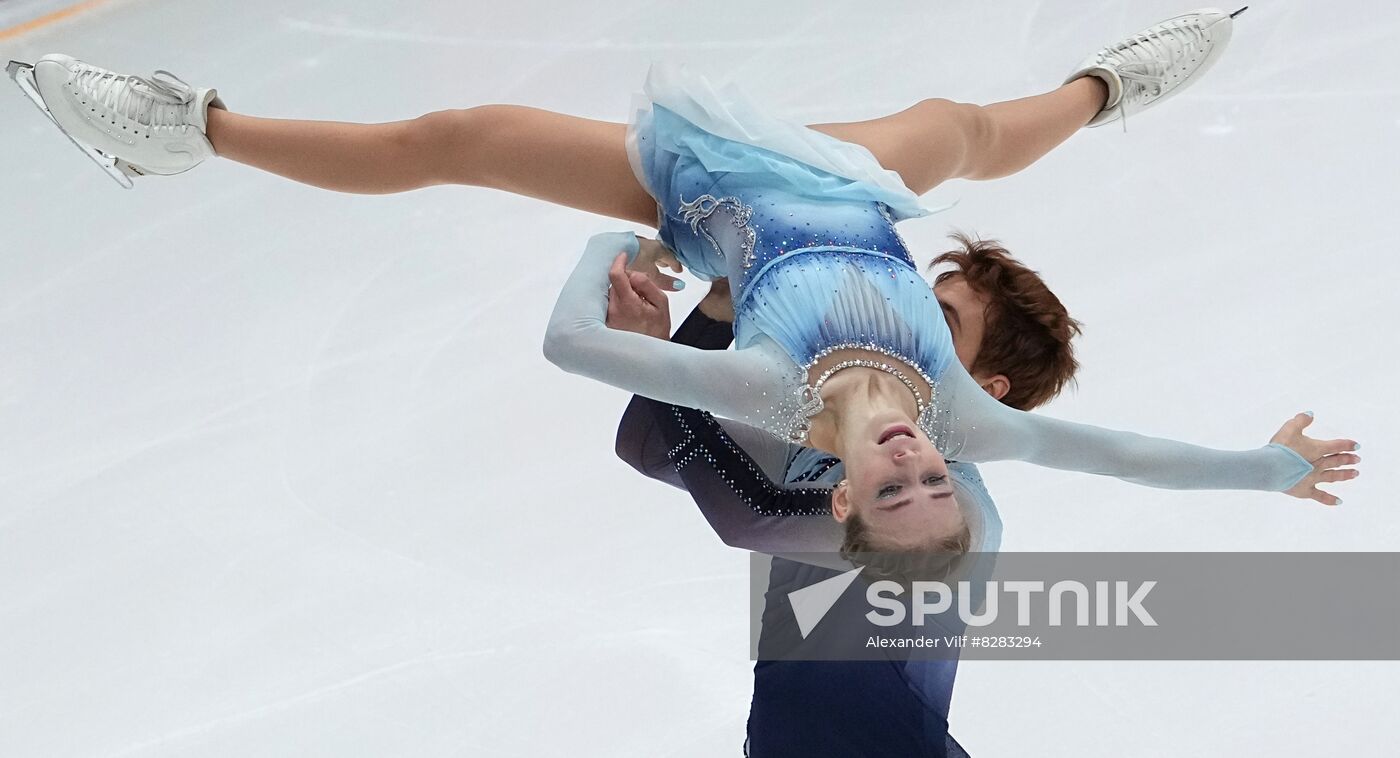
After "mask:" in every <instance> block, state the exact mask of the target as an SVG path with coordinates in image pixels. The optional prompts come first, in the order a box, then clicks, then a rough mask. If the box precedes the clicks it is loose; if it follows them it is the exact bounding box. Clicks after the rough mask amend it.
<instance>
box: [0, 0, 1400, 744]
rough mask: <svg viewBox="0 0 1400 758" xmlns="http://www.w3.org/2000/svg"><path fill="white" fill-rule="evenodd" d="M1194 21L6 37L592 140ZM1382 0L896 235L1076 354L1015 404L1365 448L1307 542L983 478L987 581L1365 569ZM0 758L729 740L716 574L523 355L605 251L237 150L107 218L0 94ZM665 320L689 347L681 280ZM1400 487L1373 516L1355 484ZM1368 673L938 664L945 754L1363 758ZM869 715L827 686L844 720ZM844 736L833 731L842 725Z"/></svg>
mask: <svg viewBox="0 0 1400 758" xmlns="http://www.w3.org/2000/svg"><path fill="white" fill-rule="evenodd" d="M1181 10H1185V8H1184V7H1180V6H1178V5H1176V4H1173V3H1168V2H1164V1H1163V0H1151V1H1150V2H1149V1H1148V0H1134V1H1133V2H1075V3H1068V2H1061V3H1040V2H1033V1H1031V0H1004V1H1003V2H998V3H996V4H995V5H994V6H993V5H992V4H987V3H970V2H962V3H915V2H904V3H893V2H890V3H875V4H869V3H846V2H831V3H821V4H817V3H811V2H795V1H794V2H781V3H780V2H766V1H765V2H761V3H758V2H747V3H746V2H730V1H729V0H716V1H714V2H706V3H680V2H637V1H632V2H625V3H564V2H558V1H557V0H556V2H542V1H541V0H527V1H526V2H517V3H484V2H462V3H448V2H438V3H430V2H392V3H387V2H376V3H370V2H330V1H329V0H310V1H308V2H297V3H287V2H269V1H268V0H249V1H247V2H236V3H227V2H211V0H187V1H186V2H175V1H174V0H113V1H112V2H110V3H108V4H106V5H103V6H100V7H98V8H97V9H96V10H93V11H90V12H88V13H85V14H83V15H80V16H78V17H77V18H75V19H73V20H71V21H68V22H64V23H63V24H61V25H58V26H54V27H51V28H48V29H45V30H42V31H40V32H35V33H31V34H29V35H27V36H23V37H19V38H16V39H11V40H6V41H3V42H0V58H9V57H13V58H23V59H31V60H32V59H33V58H35V57H37V56H39V55H41V54H43V53H45V52H51V51H64V52H69V53H72V54H76V55H79V56H80V57H84V58H86V59H89V60H92V61H94V62H97V63H100V64H103V65H109V66H114V67H117V68H122V69H128V70H134V71H149V70H151V69H154V68H169V69H172V70H174V71H176V72H177V73H179V74H181V75H182V76H183V77H184V78H186V79H188V80H190V81H192V82H196V83H200V84H207V85H216V86H218V87H219V88H220V90H221V92H222V93H223V95H224V97H225V99H226V100H227V101H228V103H229V104H230V105H231V106H233V107H235V108H236V109H240V110H243V111H246V112H251V113H255V114H265V115H279V116H286V117H320V118H332V119H343V120H365V121H371V120H390V119H396V118H402V117H408V116H412V115H416V114H418V113H421V112H426V111H430V110H435V109H440V108H444V107H451V106H466V105H471V104H479V103H487V102H517V103H524V104H529V105H535V106H541V107H546V108H553V109H557V110H562V111H566V112H571V113H576V114H580V115H585V116H591V117H595V118H605V119H614V120H619V119H622V118H625V115H626V111H627V106H628V103H629V99H630V95H631V93H632V92H633V91H634V90H636V89H637V88H638V87H639V86H640V83H641V81H642V77H643V75H644V73H645V70H646V67H647V64H648V62H650V61H653V60H659V59H663V58H673V59H681V60H685V61H690V62H693V63H697V64H703V65H705V66H706V67H708V68H709V69H710V70H712V71H713V72H714V73H715V74H716V75H719V76H722V77H732V78H735V79H738V80H742V81H743V82H744V83H745V84H746V85H747V86H748V87H749V88H750V89H751V91H752V92H754V93H755V94H756V95H757V96H759V97H762V98H764V99H766V100H768V101H770V102H771V103H772V105H773V107H774V108H775V109H777V110H778V111H779V112H781V113H784V114H786V115H788V116H789V117H792V118H796V119H804V120H807V121H826V120H851V119H858V118H868V117H873V116H876V115H879V114H882V113H885V112H890V111H893V110H896V109H899V108H902V107H904V106H906V105H909V104H910V103H912V102H914V101H916V100H918V99H920V98H922V97H931V96H941V97H949V98H954V99H962V100H971V101H977V102H991V101H994V100H999V99H1006V98H1010V97H1015V96H1020V95H1024V94H1029V93H1032V92H1036V91H1040V90H1042V89H1045V88H1048V87H1050V86H1053V85H1054V84H1056V83H1057V82H1058V81H1059V79H1060V78H1061V77H1062V76H1063V75H1064V74H1065V73H1067V72H1068V70H1069V69H1070V68H1071V67H1072V66H1073V65H1074V64H1075V63H1076V62H1078V61H1079V60H1080V59H1081V58H1082V57H1083V56H1084V55H1086V54H1087V53H1088V52H1090V51H1091V50H1093V49H1094V48H1096V47H1098V46H1099V45H1100V44H1102V43H1105V42H1108V41H1110V40H1112V39H1115V38H1117V37H1118V36H1120V35H1121V34H1123V33H1125V32H1127V31H1130V30H1133V29H1135V28H1138V27H1140V26H1144V25H1146V24H1147V23H1150V22H1152V21H1155V20H1157V19H1159V18H1162V17H1165V16H1167V15H1171V14H1172V13H1175V12H1178V11H1181ZM1396 39H1400V11H1396V10H1395V6H1394V5H1393V4H1392V3H1387V2H1380V1H1379V0H1373V1H1372V2H1348V3H1344V4H1340V5H1332V6H1328V5H1325V4H1322V3H1315V2H1303V1H1302V0H1292V1H1291V2H1274V3H1262V4H1258V5H1257V6H1256V7H1255V8H1253V9H1252V10H1251V11H1250V12H1249V13H1248V14H1246V15H1245V16H1244V17H1243V18H1242V19H1241V21H1240V22H1239V24H1238V27H1237V31H1236V35H1235V41H1234V43H1233V47H1232V49H1231V50H1230V51H1229V52H1228V54H1227V55H1226V56H1225V58H1224V59H1223V60H1222V61H1221V62H1220V64H1219V66H1218V67H1217V68H1216V69H1215V70H1214V71H1213V72H1211V74H1210V75H1209V77H1208V78H1207V80H1205V81H1204V82H1203V83H1202V84H1201V85H1200V86H1199V87H1198V88H1196V89H1194V90H1192V91H1190V92H1188V93H1186V94H1185V95H1183V96H1181V97H1180V98H1178V99H1177V100H1175V101H1173V102H1171V103H1168V104H1166V105H1165V106H1163V108H1162V109H1161V110H1159V111H1155V112H1151V113H1147V114H1143V115H1142V116H1141V117H1140V118H1135V119H1132V120H1131V121H1130V122H1129V125H1128V133H1127V134H1126V135H1125V134H1123V133H1122V131H1121V129H1120V127H1119V126H1117V125H1113V126H1109V127H1106V128H1102V129H1098V130H1094V131H1091V132H1087V133H1084V134H1081V135H1079V136H1077V137H1075V138H1074V139H1072V140H1071V141H1070V142H1069V143H1068V144H1067V145H1066V146H1064V147H1063V148H1062V149H1060V150H1059V151H1058V152H1056V153H1055V154H1053V155H1052V156H1050V157H1049V158H1047V159H1046V160H1044V161H1043V162H1041V163H1040V164H1039V165H1037V166H1035V167H1033V168H1032V169H1030V170H1028V171H1026V172H1024V173H1022V174H1020V175H1018V176H1015V177H1013V178H1010V179H1007V180H1003V181H999V182H996V183H991V184H958V185H956V186H949V187H945V188H942V189H940V190H938V191H937V192H936V194H935V195H934V196H933V197H932V198H931V199H932V200H936V201H945V200H948V199H952V198H954V197H959V198H961V201H962V202H961V204H960V205H959V206H958V207H957V208H956V209H955V210H953V211H952V212H949V213H946V214H942V215H938V216H934V217H931V218H928V219H923V220H919V221H916V222H911V223H907V224H904V225H902V231H903V233H904V234H905V236H906V238H907V239H908V240H909V241H910V243H911V245H913V246H914V247H915V248H916V250H918V251H919V252H920V253H921V254H923V255H924V256H925V257H926V258H927V257H931V256H932V254H933V253H935V252H937V251H938V250H940V249H942V247H941V245H942V242H941V240H942V236H943V235H944V234H945V233H946V232H947V231H948V230H949V229H950V228H952V227H957V228H962V229H969V230H974V231H977V232H980V233H982V234H983V235H986V236H994V237H997V238H1000V239H1002V240H1003V241H1004V242H1005V243H1007V245H1008V246H1009V247H1010V248H1011V249H1012V250H1013V251H1015V252H1016V253H1018V254H1019V255H1021V256H1022V257H1023V258H1024V259H1025V260H1027V261H1029V262H1031V263H1032V264H1033V265H1034V266H1036V267H1038V268H1040V269H1042V270H1043V271H1044V272H1045V274H1046V276H1047V277H1048V278H1049V280H1050V282H1051V284H1052V285H1053V286H1054V288H1055V289H1056V290H1057V291H1058V292H1059V293H1060V295H1061V296H1062V297H1063V299H1064V300H1065V302H1066V303H1067V304H1068V305H1069V307H1070V308H1071V310H1072V312H1073V313H1074V314H1075V315H1077V316H1078V317H1079V318H1081V319H1082V320H1083V321H1084V323H1085V324H1086V326H1087V331H1086V335H1085V337H1084V339H1083V341H1082V343H1081V347H1080V350H1081V353H1080V354H1081V356H1082V358H1083V363H1084V370H1083V372H1082V374H1081V376H1080V387H1079V390H1078V392H1077V393H1075V394H1072V395H1070V396H1067V397H1065V398H1063V399H1061V400H1059V401H1057V402H1056V403H1055V404H1054V405H1053V407H1051V408H1050V409H1049V412H1050V413H1053V414H1056V415H1061V416H1065V417H1070V418H1075V419H1079V420H1086V421H1092V422H1098V423H1103V424H1108V425H1113V426H1118V427H1126V428H1133V429H1137V430H1141V431H1144V432H1148V433H1155V434H1161V435H1168V436H1177V437H1181V438H1186V439H1190V440H1194V441H1199V442H1203V443H1207V444H1214V445H1218V446H1235V447H1249V446H1254V445H1258V444H1262V443H1263V442H1264V441H1265V440H1267V439H1268V437H1269V436H1270V434H1272V432H1273V431H1274V429H1275V428H1276V427H1277V425H1278V424H1279V423H1280V422H1282V421H1283V420H1284V419H1286V418H1287V417H1288V416H1289V415H1291V414H1292V413H1295V412H1297V411H1300V410H1306V409H1312V410H1315V411H1316V412H1317V419H1318V421H1317V423H1316V425H1315V428H1316V430H1317V431H1318V432H1319V433H1320V434H1321V435H1324V436H1332V435H1347V436H1353V437H1356V438H1358V439H1360V440H1362V441H1363V442H1364V449H1363V455H1365V456H1366V458H1367V461H1366V466H1365V474H1364V475H1363V476H1362V477H1361V478H1360V479H1359V480H1357V481H1355V482H1352V483H1349V484H1347V485H1345V486H1344V487H1339V488H1337V491H1338V492H1339V493H1341V494H1342V495H1343V496H1344V497H1345V499H1346V504H1345V505H1344V506H1343V507H1341V508H1338V509H1327V508H1324V507H1322V506H1319V505H1316V504H1310V503H1305V502H1302V501H1296V500H1291V499H1288V498H1285V497H1283V496H1281V495H1270V494H1228V495H1222V494H1218V493H1196V494H1177V493H1164V492H1158V491H1152V490H1142V489H1136V488H1133V487H1131V486H1128V485H1123V484H1120V483H1118V482H1114V481H1100V480H1096V479H1093V478H1089V477H1084V476H1078V475H1073V474H1068V473H1059V472H1053V471H1046V470H1036V469H1032V468H1029V467H1024V466H1018V465H1009V464H1007V465H994V466H987V467H985V473H986V476H987V481H988V483H989V486H990V487H991V490H992V492H993V494H994V495H995V496H996V497H997V500H998V502H999V504H1000V507H1001V510H1002V513H1003V517H1004V519H1005V522H1006V539H1005V545H1004V546H1005V547H1006V548H1007V549H1015V550H1075V549H1082V550H1238V549H1244V550H1394V549H1396V547H1397V545H1400V519H1397V516H1396V514H1395V510H1394V509H1395V507H1396V505H1395V502H1394V493H1395V492H1396V491H1397V483H1400V478H1398V475H1397V471H1396V466H1395V464H1394V459H1395V457H1396V453H1397V449H1400V433H1398V432H1397V430H1396V425H1397V421H1400V419H1398V418H1397V414H1396V412H1395V410H1394V407H1395V380H1394V375H1395V372H1396V369H1397V368H1398V367H1400V361H1398V360H1397V359H1398V358H1400V340H1397V338H1396V327H1397V317H1396V313H1395V309H1396V306H1397V297H1396V294H1395V293H1396V285H1395V277H1396V276H1397V274H1400V264H1397V262H1396V260H1397V243H1400V232H1397V231H1396V217H1397V212H1396V207H1395V206H1396V202H1397V200H1400V149H1397V147H1396V142H1397V137H1400V96H1397V95H1400V89H1397V85H1396V83H1395V77H1394V72H1395V71H1396V70H1400V48H1397V47H1396V45H1395V40H1396ZM0 131H3V134H4V135H5V137H6V139H5V140H4V143H3V147H0V166H3V168H0V197H3V199H4V207H3V210H0V214H2V215H0V221H3V223H0V756H5V757H6V758H11V757H14V758H30V757H32V756H108V757H111V758H115V757H116V756H133V757H135V756H141V757H143V758H144V757H149V756H299V757H300V756H351V755H354V756H390V755H402V756H458V755H525V756H555V755H560V756H563V755H570V756H572V755H579V756H585V755H586V756H609V757H612V758H620V757H623V756H638V757H646V758H654V757H656V756H714V755H737V754H738V750H739V745H740V743H741V741H742V739H743V726H744V720H745V717H746V714H747V704H748V696H749V692H750V685H751V675H750V672H749V668H750V665H751V664H750V663H749V662H748V661H747V660H746V659H745V658H746V656H745V651H746V649H747V626H746V624H747V621H746V615H745V614H746V611H747V599H746V597H745V591H746V580H745V570H746V558H745V556H744V555H742V554H740V553H738V552H733V551H730V550H727V549H725V548H723V546H722V545H721V544H720V543H719V541H718V540H717V539H716V538H715V537H714V536H712V535H711V534H710V533H709V532H708V531H707V529H706V527H705V525H704V522H703V521H702V520H701V519H700V518H699V516H698V514H697V513H696V512H695V511H694V509H693V508H692V507H691V506H690V505H689V503H688V500H687V499H686V498H685V497H684V496H683V495H681V494H680V493H677V492H674V491H671V490H669V489H667V488H665V487H663V486H661V485H657V484H654V483H652V482H649V481H646V480H644V479H641V478H640V477H638V476H636V475H635V474H634V473H632V472H631V470H630V469H628V468H626V467H625V466H624V465H623V464H622V463H620V462H619V461H617V460H616V459H615V458H614V456H613V453H612V449H611V443H612V435H613V430H614V425H615V422H616V420H617V417H618V415H619V413H620V412H621V410H622V407H623V405H624V403H625V401H626V396H625V395H624V394H623V393H621V392H618V391H615V390H612V389H610V388H607V387H603V386H599V385H596V384H591V383H589V382H586V381H584V380H581V379H579V378H577V377H573V376H568V375H565V374H563V373H561V372H559V371H557V370H555V369H554V368H553V367H551V366H550V365H548V364H547V363H546V362H545V361H544V360H543V359H542V358H541V356H540V352H539V343H540V338H541V335H542V332H543V329H544V325H545V319H546V316H547V312H548V309H549V306H550V304H551V303H552V301H553V297H554V294H555V291H556V288H557V287H558V286H559V284H560V283H561V281H562V280H563V278H564V276H565V274H566V273H567V271H568V270H569V268H570V267H571V265H572V262H573V260H574V257H575V254H576V253H577V252H578V251H579V250H580V249H581V246H582V244H583V242H584V240H585V239H586V238H587V236H588V235H589V234H590V233H593V232H596V231H601V230H611V229H617V228H622V227H623V226H624V225H621V224H619V223H617V222H614V221H610V220H607V219H603V218H599V217H596V216H590V215H587V214H584V213H579V212H575V211H571V210H566V209H562V208H556V207H550V206H547V205H544V204H542V203H539V202H536V201H532V200H527V199H521V198H516V197H508V196H505V195H499V194H493V193H491V192H488V191H484V190H476V189H462V188H441V189H434V190H430V191H424V192H418V193H413V194H408V195H400V196H394V197H352V196H348V195H338V194H331V193H327V192H322V191H318V190H314V189H310V188H306V187H301V186H297V185H294V184H292V183H289V182H286V181H283V180H280V179H278V178H276V177H273V176H270V175H266V174H261V173H258V172H256V171H252V170H249V169H245V168H243V167H240V166H237V165H233V164H230V163H221V162H218V161H214V162H211V163H210V164H209V165H207V166H204V167H201V168H200V169H199V170H197V171H195V172H193V173H191V174H188V175H185V176H180V177H176V178H170V179H151V180H146V181H141V182H139V183H138V188H137V189H136V190H135V191H131V192H123V191H121V190H120V189H119V188H117V187H116V185H115V184H114V183H112V182H111V180H110V179H108V178H107V177H105V176H103V175H102V174H101V173H100V172H99V171H97V170H96V169H95V168H94V167H93V166H91V165H90V164H89V163H88V162H87V161H86V159H84V158H83V157H82V156H80V155H79V154H78V153H77V151H75V150H73V148H72V147H71V146H70V145H69V144H68V143H67V142H66V141H65V140H63V139H62V137H61V136H60V135H59V134H57V133H56V132H55V131H54V130H53V129H52V127H51V126H49V125H48V123H47V122H45V121H44V120H43V119H41V117H40V116H39V114H38V113H37V112H35V111H34V110H33V108H32V107H31V106H30V105H29V104H28V103H27V102H26V101H24V100H23V99H22V98H21V97H20V95H19V93H18V91H16V90H13V89H11V88H9V85H5V89H4V90H3V91H0ZM697 289H699V288H698V287H693V288H692V292H690V293H687V296H686V297H678V298H677V299H676V302H675V304H674V309H675V312H676V314H677V315H678V316H679V315H681V314H683V313H684V312H686V310H688V308H689V305H690V304H691V303H692V302H694V299H695V297H697V296H698V293H697V292H695V291H694V290H697ZM1387 493H1390V494H1387ZM1397 682H1400V666H1397V665H1396V664H1394V663H1383V664H1372V663H1288V662H1278V663H1119V662H1099V663H1041V664H1010V663H1000V664H992V663H985V662H975V661H972V662H967V663H965V664H964V665H963V668H962V671H961V674H960V677H959V686H958V692H957V694H956V697H955V699H954V706H953V713H952V724H953V731H954V733H955V734H956V735H957V736H958V737H959V739H960V740H962V741H963V742H964V744H966V745H967V746H968V747H969V748H970V749H971V751H972V752H973V754H974V755H977V756H982V757H985V756H1020V755H1032V754H1034V755H1052V756H1061V755H1064V756H1068V755H1087V756H1113V757H1114V758H1121V757H1122V756H1164V755H1196V756H1237V755H1244V754H1259V755H1288V756H1293V755H1297V756H1303V755H1348V756H1389V755H1395V754H1396V751H1397V749H1400V738H1397V737H1396V736H1395V732H1394V727H1393V715H1394V709H1395V697H1396V695H1397V694H1400V684H1398V683H1397ZM849 696H851V697H858V696H859V693H850V694H849ZM831 711H832V713H833V717H837V718H839V712H840V702H839V701H833V702H832V703H831Z"/></svg>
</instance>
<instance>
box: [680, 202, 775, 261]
mask: <svg viewBox="0 0 1400 758" xmlns="http://www.w3.org/2000/svg"><path fill="white" fill-rule="evenodd" d="M720 208H729V209H730V211H731V212H732V213H733V220H734V225H735V226H737V227H739V230H740V231H741V232H742V233H743V235H744V238H743V241H742V242H741V243H740V249H741V250H742V252H743V254H744V268H745V269H747V268H748V267H750V266H752V265H753V248H754V243H755V241H756V240H757V237H758V235H757V233H756V232H754V229H753V227H752V226H749V220H750V219H752V218H753V206H750V205H744V201H742V200H740V199H739V198H737V197H720V198H717V197H715V196H714V195H701V196H700V197H697V198H695V199H694V200H692V201H690V202H686V201H685V198H681V208H680V210H681V219H682V220H683V221H685V222H686V223H687V224H690V230H691V231H693V232H695V233H696V234H699V235H702V236H703V237H704V238H705V239H707V240H709V241H710V245H712V246H713V247H714V249H715V252H716V253H719V254H720V255H721V256H723V255H724V251H723V250H721V249H720V247H719V243H718V242H716V241H715V238H714V237H713V236H711V235H710V230H709V229H706V228H705V227H704V226H702V225H701V224H702V222H704V221H705V220H706V219H708V218H709V217H710V214H712V213H714V212H715V211H717V210H719V209H720Z"/></svg>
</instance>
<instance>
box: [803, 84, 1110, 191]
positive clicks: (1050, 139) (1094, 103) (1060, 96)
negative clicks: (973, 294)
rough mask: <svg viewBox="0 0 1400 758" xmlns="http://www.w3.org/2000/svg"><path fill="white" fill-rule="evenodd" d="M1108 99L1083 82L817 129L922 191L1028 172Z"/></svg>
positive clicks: (935, 104)
mask: <svg viewBox="0 0 1400 758" xmlns="http://www.w3.org/2000/svg"><path fill="white" fill-rule="evenodd" d="M1107 98H1108V88H1107V86H1106V85H1105V84H1104V83H1103V82H1102V81H1101V80H1099V79H1097V78H1095V77H1083V78H1081V79H1076V80H1074V81H1073V82H1070V83H1069V84H1066V85H1064V86H1062V87H1060V88H1059V89H1056V90H1054V91H1053V92H1048V93H1046V94H1043V95H1036V96H1034V97H1025V98H1021V99H1019V100H1010V101H1007V102H1004V103H995V104H993V105H986V106H981V105H969V104H966V103H955V102H952V101H950V100H924V101H923V102H920V103H918V104H917V105H915V106H913V107H912V108H909V109H907V110H904V111H901V112H899V113H896V114H893V115H890V116H885V117H883V118H878V119H874V120H871V121H858V122H853V123H845V124H816V125H814V126H813V127H812V128H813V129H816V130H817V131H820V132H824V133H826V134H829V135H831V136H833V137H836V138H837V139H841V140H845V141H847V142H854V143H857V144H860V145H864V146H865V147H866V148H868V149H869V150H870V151H871V152H872V153H874V154H875V158H876V159H877V160H879V161H880V165H882V166H884V167H885V168H887V169H890V170H891V171H895V172H897V173H898V174H899V175H900V177H901V178H903V179H904V183H905V184H906V185H907V186H908V187H909V188H910V189H912V190H913V191H914V192H915V193H918V194H923V193H925V192H927V191H929V190H930V189H933V188H934V187H936V186H938V185H939V184H942V183H943V182H944V181H947V180H949V179H978V180H983V179H997V178H1000V177H1003V176H1009V175H1011V174H1014V173H1016V172H1017V171H1020V170H1021V169H1023V168H1026V167H1027V166H1029V165H1031V164H1032V163H1035V162H1036V161H1037V160H1039V159H1040V158H1041V157H1043V156H1044V155H1045V154H1046V153H1048V152H1050V151H1051V150H1052V149H1054V148H1055V147H1056V146H1058V145H1059V144H1060V143H1062V142H1064V141H1065V140H1066V139H1069V137H1070V135H1072V134H1074V133H1075V132H1077V131H1079V129H1080V128H1081V127H1083V126H1084V125H1085V124H1087V123H1089V119H1091V118H1093V117H1094V114H1096V113H1098V112H1099V109H1100V108H1102V107H1103V104H1104V101H1105V100H1106V99H1107Z"/></svg>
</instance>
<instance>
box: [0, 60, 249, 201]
mask: <svg viewBox="0 0 1400 758" xmlns="http://www.w3.org/2000/svg"><path fill="white" fill-rule="evenodd" d="M6 71H7V72H8V73H9V75H10V77H11V78H12V79H14V80H15V83H16V84H18V85H19V88H20V89H21V90H23V91H24V94H25V95H26V96H27V97H29V99H30V100H32V101H34V104H35V105H37V106H38V107H39V109H40V110H42V111H43V112H44V115H46V116H48V117H49V120H50V121H52V122H53V123H54V125H55V126H57V127H58V128H59V130H60V131H62V132H63V133H64V135H65V136H67V137H68V139H69V140H71V141H72V142H73V144H75V145H77V146H78V148H79V149H80V150H82V151H83V153H84V154H86V155H87V156H88V157H89V158H91V159H92V160H93V161H94V162H96V163H97V165H99V166H101V167H102V170H104V171H106V172H107V174H108V175H110V176H111V177H112V178H113V179H115V180H116V182H117V183H118V184H120V185H122V186H123V187H126V188H127V189H130V188H131V187H132V181H131V180H132V177H136V176H145V175H147V174H178V173H180V172H182V171H188V170H189V169H191V168H194V167H195V166H197V165H199V163H200V162H202V161H203V160H204V159H205V158H208V157H210V156H212V155H214V147H213V145H211V144H210V143H209V140H208V138H206V137H205V135H204V131H205V126H206V124H207V121H206V118H205V116H206V113H207V109H208V108H209V107H210V106H213V107H216V108H222V107H223V103H222V101H220V100H219V98H218V94H217V93H216V92H215V91H214V90H212V89H195V88H193V87H191V86H189V85H188V84H186V83H185V82H183V81H181V80H180V79H179V78H178V77H176V76H174V75H173V74H171V73H169V72H168V71H157V72H156V74H155V76H153V77H151V78H150V79H145V78H142V77H139V76H129V75H124V74H118V73H115V72H112V71H108V70H106V69H102V68H98V67H96V66H92V65H89V64H86V63H83V62H81V61H78V60H75V59H73V58H71V57H69V56H66V55H46V56H44V57H43V58H41V59H39V62H38V63H36V64H33V65H30V64H28V63H23V62H20V61H10V64H9V66H8V67H7V68H6Z"/></svg>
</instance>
